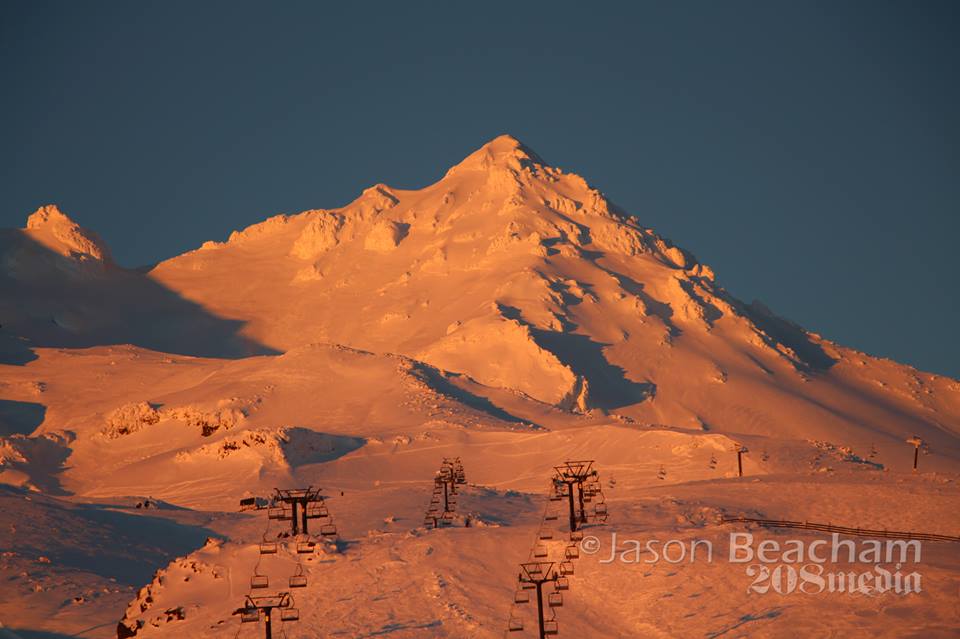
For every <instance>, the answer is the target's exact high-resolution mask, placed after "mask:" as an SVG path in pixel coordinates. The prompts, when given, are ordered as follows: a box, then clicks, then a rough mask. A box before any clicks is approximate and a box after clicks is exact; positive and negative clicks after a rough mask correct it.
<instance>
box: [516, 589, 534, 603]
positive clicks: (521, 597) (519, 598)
mask: <svg viewBox="0 0 960 639" xmlns="http://www.w3.org/2000/svg"><path fill="white" fill-rule="evenodd" d="M513 603H518V604H525V603H530V593H529V592H527V591H526V590H524V589H523V588H521V589H520V590H518V591H517V592H516V593H514V595H513Z"/></svg>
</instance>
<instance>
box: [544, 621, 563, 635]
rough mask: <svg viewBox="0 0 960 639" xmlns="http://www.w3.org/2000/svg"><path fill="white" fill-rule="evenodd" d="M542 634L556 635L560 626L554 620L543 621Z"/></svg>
mask: <svg viewBox="0 0 960 639" xmlns="http://www.w3.org/2000/svg"><path fill="white" fill-rule="evenodd" d="M543 634H545V635H551V636H553V635H558V634H560V627H559V626H558V625H557V622H556V621H544V622H543Z"/></svg>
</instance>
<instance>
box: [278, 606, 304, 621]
mask: <svg viewBox="0 0 960 639" xmlns="http://www.w3.org/2000/svg"><path fill="white" fill-rule="evenodd" d="M280 621H300V609H299V608H281V609H280Z"/></svg>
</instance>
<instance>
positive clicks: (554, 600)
mask: <svg viewBox="0 0 960 639" xmlns="http://www.w3.org/2000/svg"><path fill="white" fill-rule="evenodd" d="M547 605H549V606H550V607H551V608H559V607H561V606H562V605H563V594H561V593H559V592H556V591H555V592H551V593H549V594H548V595H547Z"/></svg>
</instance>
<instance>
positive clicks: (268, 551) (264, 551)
mask: <svg viewBox="0 0 960 639" xmlns="http://www.w3.org/2000/svg"><path fill="white" fill-rule="evenodd" d="M260 554H261V555H275V554H277V542H275V541H263V542H260Z"/></svg>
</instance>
